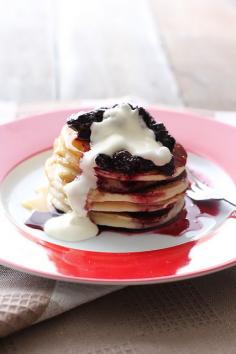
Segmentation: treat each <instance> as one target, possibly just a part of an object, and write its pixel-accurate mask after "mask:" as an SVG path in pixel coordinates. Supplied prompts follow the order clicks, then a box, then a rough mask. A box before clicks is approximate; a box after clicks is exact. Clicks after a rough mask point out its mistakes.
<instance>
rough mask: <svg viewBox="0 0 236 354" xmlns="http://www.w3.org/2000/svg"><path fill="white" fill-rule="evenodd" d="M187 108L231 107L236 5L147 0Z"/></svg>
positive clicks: (235, 82)
mask: <svg viewBox="0 0 236 354" xmlns="http://www.w3.org/2000/svg"><path fill="white" fill-rule="evenodd" d="M150 4H151V7H152V11H153V18H154V19H155V21H156V24H157V27H158V29H157V32H159V30H160V31H161V36H162V38H163V41H164V45H165V48H166V52H167V53H168V55H169V59H170V62H171V65H172V67H173V70H174V72H175V75H176V77H177V80H178V83H179V86H180V88H181V92H182V96H183V98H184V101H185V103H186V104H187V105H188V106H193V107H199V108H206V109H220V110H227V109H231V110H235V109H236V99H235V92H236V70H235V62H236V20H235V19H236V2H235V1H229V0H228V1H227V0H214V1H212V0H178V1H172V0H150Z"/></svg>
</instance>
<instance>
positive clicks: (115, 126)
mask: <svg viewBox="0 0 236 354" xmlns="http://www.w3.org/2000/svg"><path fill="white" fill-rule="evenodd" d="M103 118H104V119H103V121H102V122H94V123H93V124H92V126H91V138H90V150H89V151H87V152H85V153H84V155H83V157H82V159H81V162H80V167H81V170H82V173H81V175H80V176H78V177H77V178H76V179H75V180H74V181H72V182H71V183H68V184H67V185H65V187H64V191H65V193H66V195H67V198H68V201H69V204H70V206H71V209H72V212H69V213H67V214H64V215H62V216H59V217H56V218H54V219H50V220H49V221H47V223H46V225H45V232H46V233H47V234H49V235H50V236H53V237H55V238H60V239H65V240H70V241H72V240H73V241H79V240H83V239H85V238H90V237H93V236H96V234H97V233H98V228H97V226H96V225H95V224H94V223H93V222H92V221H91V220H90V219H89V217H88V216H87V210H86V201H87V196H88V193H89V192H90V190H92V189H95V188H96V185H97V177H96V175H95V171H94V167H95V166H96V163H95V159H96V157H97V156H98V155H99V154H101V153H103V154H106V155H109V156H112V155H113V154H114V153H115V152H117V151H120V150H127V151H129V152H130V153H131V154H132V155H136V156H140V157H143V158H145V159H148V160H151V161H152V162H153V163H154V164H155V165H157V166H163V165H165V164H167V163H168V162H170V160H171V158H172V154H171V152H170V150H169V149H168V148H167V147H165V146H163V145H162V144H161V143H160V142H157V141H156V140H155V135H154V132H153V131H152V130H151V129H149V128H148V127H147V126H146V124H145V122H144V121H143V119H142V117H140V116H139V112H138V109H135V110H133V109H132V108H131V107H130V106H129V105H128V104H120V105H118V106H116V107H114V108H111V109H107V110H106V111H105V112H104V115H103Z"/></svg>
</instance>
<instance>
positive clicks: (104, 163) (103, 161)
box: [95, 154, 113, 171]
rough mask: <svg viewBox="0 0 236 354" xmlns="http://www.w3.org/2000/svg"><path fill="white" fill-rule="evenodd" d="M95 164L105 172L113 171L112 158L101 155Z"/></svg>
mask: <svg viewBox="0 0 236 354" xmlns="http://www.w3.org/2000/svg"><path fill="white" fill-rule="evenodd" d="M95 162H96V164H97V166H98V167H100V168H102V169H103V170H108V171H109V170H112V169H113V161H112V158H111V157H110V156H108V155H105V154H99V155H98V156H97V157H96V159H95Z"/></svg>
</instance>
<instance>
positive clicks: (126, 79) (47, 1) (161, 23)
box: [0, 0, 236, 110]
mask: <svg viewBox="0 0 236 354" xmlns="http://www.w3.org/2000/svg"><path fill="white" fill-rule="evenodd" d="M235 18H236V2H235V1H234V0H214V1H212V0H175V1H173V0H129V1H127V0H99V1H97V0H86V1H85V0H57V1H55V0H41V1H33V0H21V1H17V0H9V1H4V0H1V1H0V82H1V85H0V101H1V100H2V101H13V102H17V103H18V104H26V103H32V102H42V101H52V100H53V101H55V100H63V101H65V100H80V99H84V98H90V99H91V98H92V99H94V98H106V97H114V96H123V95H132V96H137V97H140V98H142V99H145V100H147V101H148V102H150V103H162V104H168V105H174V106H176V105H182V104H184V105H187V106H192V107H198V108H207V109H220V110H234V109H236V99H235V92H236V70H235V62H236V21H235Z"/></svg>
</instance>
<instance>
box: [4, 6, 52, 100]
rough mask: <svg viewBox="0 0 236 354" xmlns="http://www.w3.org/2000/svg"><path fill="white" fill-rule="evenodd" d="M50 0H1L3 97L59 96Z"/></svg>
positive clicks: (42, 98)
mask: <svg viewBox="0 0 236 354" xmlns="http://www.w3.org/2000/svg"><path fill="white" fill-rule="evenodd" d="M54 70H55V69H54V46H53V28H52V12H51V6H50V1H47V0H41V1H32V0H21V1H17V0H8V1H0V82H1V85H0V99H1V100H11V101H17V102H30V101H40V100H49V99H55V98H56V88H55V72H54Z"/></svg>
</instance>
